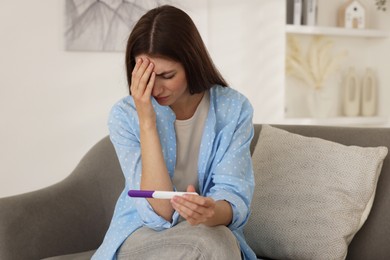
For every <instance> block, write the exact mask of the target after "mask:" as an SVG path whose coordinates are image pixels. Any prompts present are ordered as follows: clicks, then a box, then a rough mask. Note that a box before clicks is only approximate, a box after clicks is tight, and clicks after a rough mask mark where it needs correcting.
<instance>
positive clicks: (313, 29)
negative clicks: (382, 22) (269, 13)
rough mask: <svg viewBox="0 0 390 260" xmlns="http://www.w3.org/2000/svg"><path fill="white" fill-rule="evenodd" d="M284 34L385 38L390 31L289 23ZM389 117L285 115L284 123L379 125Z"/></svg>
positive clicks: (386, 122) (387, 120)
mask: <svg viewBox="0 0 390 260" xmlns="http://www.w3.org/2000/svg"><path fill="white" fill-rule="evenodd" d="M285 31H286V34H291V35H302V36H304V35H307V36H316V35H324V36H332V37H333V36H336V37H357V38H362V39H373V40H374V39H386V38H389V37H390V32H389V31H386V30H377V29H347V28H341V27H330V26H306V25H289V24H287V25H286V26H285ZM389 120H390V118H388V117H384V116H373V117H363V116H358V117H346V116H337V117H331V118H310V117H296V118H295V117H285V118H284V120H283V123H285V124H309V125H343V126H381V125H388V124H389V122H390V121H389Z"/></svg>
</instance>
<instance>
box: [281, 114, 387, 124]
mask: <svg viewBox="0 0 390 260" xmlns="http://www.w3.org/2000/svg"><path fill="white" fill-rule="evenodd" d="M281 123H283V124H294V125H329V126H330V125H339V126H383V125H387V124H389V118H387V117H381V116H374V117H331V118H285V119H284V120H283V121H282V122H281Z"/></svg>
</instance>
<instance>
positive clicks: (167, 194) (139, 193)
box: [127, 190, 198, 199]
mask: <svg viewBox="0 0 390 260" xmlns="http://www.w3.org/2000/svg"><path fill="white" fill-rule="evenodd" d="M127 194H128V195H129V196H130V197H133V198H154V199H172V198H173V197H174V196H183V195H185V194H191V195H198V193H196V192H180V191H157V190H129V192H128V193H127Z"/></svg>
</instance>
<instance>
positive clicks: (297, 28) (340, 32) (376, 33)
mask: <svg viewBox="0 0 390 260" xmlns="http://www.w3.org/2000/svg"><path fill="white" fill-rule="evenodd" d="M286 33H292V34H307V35H329V36H348V37H365V38H386V37H389V36H390V32H389V31H384V30H374V29H347V28H341V27H324V26H306V25H290V24H287V25H286Z"/></svg>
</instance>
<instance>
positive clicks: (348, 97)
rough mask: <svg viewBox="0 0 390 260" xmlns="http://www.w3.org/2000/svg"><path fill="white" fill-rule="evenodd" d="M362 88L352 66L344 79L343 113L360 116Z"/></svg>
mask: <svg viewBox="0 0 390 260" xmlns="http://www.w3.org/2000/svg"><path fill="white" fill-rule="evenodd" d="M360 95H361V88H360V85H359V82H358V78H357V75H356V72H355V68H353V67H351V68H350V69H349V71H348V72H347V75H346V77H345V80H344V98H343V105H344V106H343V114H344V115H345V116H358V115H359V113H360Z"/></svg>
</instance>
